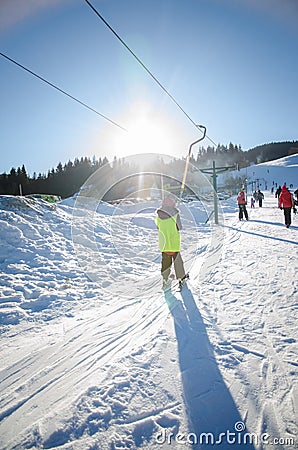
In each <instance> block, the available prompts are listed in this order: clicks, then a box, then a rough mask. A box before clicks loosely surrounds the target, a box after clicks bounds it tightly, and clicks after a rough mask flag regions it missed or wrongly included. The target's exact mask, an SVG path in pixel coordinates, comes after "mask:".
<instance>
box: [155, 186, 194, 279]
mask: <svg viewBox="0 0 298 450" xmlns="http://www.w3.org/2000/svg"><path fill="white" fill-rule="evenodd" d="M156 213H157V217H156V218H155V223H156V225H157V228H158V231H159V233H158V243H159V248H160V251H161V252H162V261H161V274H162V278H163V286H164V287H167V286H169V283H170V280H169V276H170V272H171V267H172V263H174V270H175V274H176V278H177V279H179V285H180V287H182V285H183V284H184V283H185V281H186V278H187V274H186V273H185V270H184V264H183V260H182V257H181V254H180V249H181V239H180V230H181V229H182V225H181V220H180V215H179V211H178V209H177V208H176V200H175V197H174V196H173V195H171V194H170V195H167V196H166V197H165V198H164V199H163V201H162V205H161V208H159V209H158V210H157V212H156Z"/></svg>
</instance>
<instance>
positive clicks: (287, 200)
mask: <svg viewBox="0 0 298 450" xmlns="http://www.w3.org/2000/svg"><path fill="white" fill-rule="evenodd" d="M278 206H279V207H280V209H283V210H284V216H285V224H286V227H287V228H289V226H290V225H291V209H292V208H294V200H293V196H292V194H291V192H290V191H289V189H288V188H287V186H286V185H285V184H284V185H283V187H282V188H281V193H280V194H279V198H278Z"/></svg>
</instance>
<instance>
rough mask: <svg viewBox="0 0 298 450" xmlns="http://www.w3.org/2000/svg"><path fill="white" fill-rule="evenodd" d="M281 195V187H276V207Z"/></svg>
mask: <svg viewBox="0 0 298 450" xmlns="http://www.w3.org/2000/svg"><path fill="white" fill-rule="evenodd" d="M280 193H281V185H279V186H278V188H277V189H276V191H275V198H277V206H278V205H279V196H280Z"/></svg>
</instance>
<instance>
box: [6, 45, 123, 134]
mask: <svg viewBox="0 0 298 450" xmlns="http://www.w3.org/2000/svg"><path fill="white" fill-rule="evenodd" d="M0 56H3V58H6V59H7V60H8V61H10V62H12V63H13V64H15V65H16V66H18V67H20V68H21V69H23V70H25V71H26V72H28V73H30V74H31V75H33V76H35V77H36V78H38V79H39V80H41V81H43V82H44V83H46V84H48V85H49V86H51V87H52V88H54V89H56V90H57V91H59V92H61V93H62V94H64V95H66V96H67V97H69V98H71V99H72V100H74V101H75V102H77V103H79V104H80V105H82V106H84V107H85V108H87V109H89V110H90V111H92V112H94V113H95V114H97V115H98V116H100V117H102V118H103V119H105V120H107V121H108V122H110V123H112V124H113V125H115V126H116V127H118V128H121V130H123V131H128V130H127V129H126V128H124V127H122V126H121V125H119V124H118V123H116V122H114V121H113V120H111V119H109V118H108V117H107V116H105V115H103V114H101V113H100V112H98V111H96V109H94V108H91V106H88V105H87V104H86V103H84V102H82V101H81V100H79V99H77V98H76V97H74V96H73V95H71V94H68V92H66V91H64V90H63V89H61V88H59V87H58V86H56V85H55V84H53V83H51V82H50V81H48V80H46V79H45V78H43V77H41V76H40V75H38V74H37V73H35V72H33V71H32V70H30V69H28V68H27V67H25V66H23V65H22V64H20V63H18V62H17V61H15V60H14V59H12V58H10V57H9V56H7V55H5V54H4V53H2V52H0Z"/></svg>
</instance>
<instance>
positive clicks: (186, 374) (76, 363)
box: [0, 193, 298, 450]
mask: <svg viewBox="0 0 298 450" xmlns="http://www.w3.org/2000/svg"><path fill="white" fill-rule="evenodd" d="M234 202H235V200H234V199H232V200H229V201H227V202H226V207H225V208H226V209H224V211H225V214H224V217H225V221H224V223H223V224H221V225H220V227H222V230H223V233H222V236H224V241H223V242H220V243H215V244H214V245H213V247H212V248H210V243H209V237H210V236H209V231H210V230H209V227H208V226H206V227H203V226H200V227H199V232H200V233H201V235H202V236H201V237H200V241H199V242H200V251H199V252H198V258H197V260H196V261H192V266H191V279H190V281H189V283H188V288H186V289H185V291H184V292H182V293H181V294H180V293H179V292H175V291H174V290H173V293H168V294H166V295H164V294H163V292H162V290H161V288H160V281H158V282H156V281H155V278H154V277H152V279H151V278H150V280H149V282H148V285H147V289H146V293H145V294H144V295H140V296H132V297H129V295H126V296H125V298H124V297H121V296H115V295H114V296H113V295H111V294H110V293H109V291H105V290H103V289H102V288H101V287H100V286H98V285H97V284H96V283H94V282H91V281H90V280H88V279H87V278H86V276H85V275H84V273H83V272H82V270H81V268H80V267H79V266H78V265H77V263H76V260H75V255H74V251H73V247H72V242H71V233H70V223H71V208H70V207H68V206H67V205H66V206H63V205H61V206H58V207H57V208H54V207H50V206H48V205H45V204H39V203H37V202H33V201H31V202H29V201H25V202H24V201H23V199H22V200H14V202H9V200H7V203H6V204H3V203H2V210H1V216H0V236H2V237H3V240H4V241H5V245H3V247H2V250H0V252H1V253H0V262H1V270H2V283H1V298H0V320H1V322H0V325H1V339H2V347H1V367H0V392H1V399H0V447H1V449H3V450H5V449H6V450H12V449H18V450H21V449H26V448H36V449H42V448H48V449H53V448H61V449H62V448H63V449H69V450H70V449H75V450H76V449H83V450H85V449H90V450H91V449H110V450H113V449H114V450H115V449H126V448H127V449H134V448H141V449H145V448H148V449H149V448H150V449H168V448H177V449H178V448H181V444H179V443H177V442H175V441H174V440H173V441H172V442H170V444H169V442H164V443H160V442H157V439H156V436H158V433H161V432H163V433H167V436H169V434H170V433H173V436H176V435H177V434H178V433H182V434H183V433H184V434H186V433H188V432H189V431H193V432H196V433H197V434H198V433H200V432H204V431H205V432H207V431H210V430H211V431H212V430H213V431H214V432H215V428H217V430H216V432H217V433H218V432H220V431H226V428H227V427H228V428H229V429H230V430H232V431H235V430H234V424H235V421H240V420H242V421H243V422H245V425H246V431H249V432H251V433H256V434H257V435H261V433H268V434H269V435H270V436H271V437H274V438H291V439H293V438H294V437H296V436H297V435H298V429H297V423H296V418H297V416H298V408H297V406H298V402H297V387H298V385H297V372H298V368H297V367H298V363H297V353H298V348H297V345H298V344H297V329H296V324H295V317H296V315H297V284H296V280H295V273H296V272H297V235H298V224H297V218H294V219H293V227H292V228H290V229H285V227H284V226H283V225H282V224H283V216H282V212H281V211H280V210H279V209H278V208H276V200H275V199H274V197H273V196H271V195H270V194H269V193H266V195H265V201H264V208H262V209H261V208H258V207H256V209H255V210H249V214H250V220H249V221H248V222H240V223H239V222H238V221H237V209H236V207H235V205H234ZM108 214H109V215H110V214H112V209H109V208H108V212H107V211H105V214H103V215H102V218H101V219H100V222H99V223H98V228H97V232H98V236H99V242H100V243H101V246H102V247H101V249H102V250H103V252H106V254H107V261H109V258H110V257H111V255H110V253H109V250H108V249H109V248H113V243H112V241H111V240H110V238H109V230H108V226H109V223H110V220H109V215H108ZM134 226H135V227H136V228H135V229H133V230H134V238H135V241H136V242H135V245H139V244H138V242H137V238H138V236H139V239H142V238H143V236H144V229H142V228H141V229H139V230H138V229H137V227H142V226H147V227H148V215H144V217H143V218H142V217H138V220H135V222H134ZM222 245H223V254H222V257H221V260H220V261H219V262H218V263H217V264H216V265H215V266H214V267H213V270H212V271H211V272H210V274H209V277H208V279H205V280H204V283H202V282H201V280H200V269H201V266H202V261H203V259H204V257H205V256H206V255H207V253H208V251H209V252H210V254H212V252H214V253H216V252H218V251H219V249H220V247H221V246H222ZM128 264H129V267H126V268H125V270H126V273H131V274H132V275H133V277H137V275H138V273H140V269H139V268H138V267H137V265H136V263H135V262H134V261H129V263H128ZM150 269H151V270H152V273H153V272H154V270H156V271H157V272H158V271H159V261H158V260H157V261H156V262H155V263H154V265H153V266H152V267H151V268H150ZM103 270H105V271H104V274H105V277H106V278H108V274H109V272H108V269H103ZM125 290H126V294H129V292H130V290H131V292H133V283H132V284H131V285H128V286H126V287H125ZM202 411H203V414H202ZM208 426H210V429H208ZM202 427H203V428H202ZM183 445H184V447H185V448H205V447H206V448H209V447H210V448H211V446H210V445H209V446H201V447H199V446H193V445H190V444H189V445H187V444H185V443H184V444H183ZM220 447H221V448H227V446H226V447H224V446H222V445H221V446H220ZM212 448H214V446H212ZM233 448H239V449H240V448H255V449H262V450H263V449H264V450H267V449H269V448H287V449H292V448H295V445H294V444H288V445H283V444H280V445H278V444H276V445H275V446H274V447H273V446H272V445H270V444H268V445H266V444H261V443H259V442H258V443H255V444H254V445H253V446H252V445H245V446H244V445H242V444H241V445H238V446H237V445H233Z"/></svg>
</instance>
